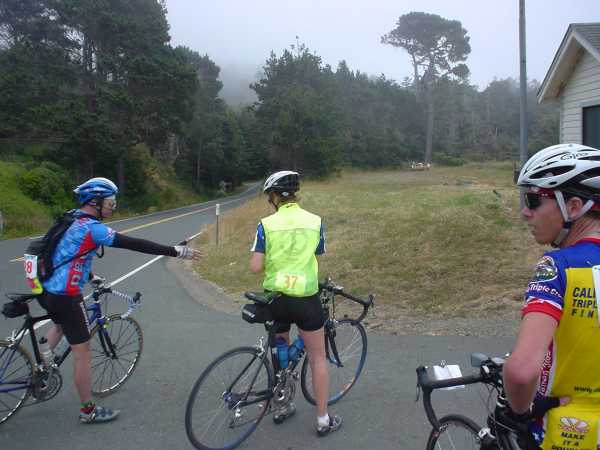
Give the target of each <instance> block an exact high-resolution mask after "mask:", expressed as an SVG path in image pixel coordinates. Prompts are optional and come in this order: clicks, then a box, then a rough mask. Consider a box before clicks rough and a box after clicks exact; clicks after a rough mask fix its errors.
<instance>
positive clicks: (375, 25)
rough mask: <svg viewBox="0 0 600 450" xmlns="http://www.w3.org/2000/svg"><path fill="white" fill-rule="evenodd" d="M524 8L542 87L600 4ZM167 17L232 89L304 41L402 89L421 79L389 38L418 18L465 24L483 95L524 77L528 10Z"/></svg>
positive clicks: (548, 3)
mask: <svg viewBox="0 0 600 450" xmlns="http://www.w3.org/2000/svg"><path fill="white" fill-rule="evenodd" d="M525 4H526V6H525V7H526V20H527V71H528V78H529V79H533V78H535V79H537V80H539V81H541V80H542V79H543V77H544V75H545V73H546V70H547V69H548V67H549V65H550V63H551V62H552V58H553V57H554V54H555V52H556V49H557V48H558V45H559V44H560V42H561V39H562V37H563V35H564V33H565V31H566V30H567V27H568V25H569V23H574V22H600V0H525ZM167 9H168V19H169V23H170V25H171V36H172V44H173V45H185V46H187V47H190V48H192V49H193V50H196V51H198V52H200V53H201V54H208V55H209V56H210V58H211V59H212V60H213V61H215V62H216V63H217V64H218V65H219V66H221V68H222V72H223V79H224V81H227V80H228V79H229V77H231V76H233V72H238V73H239V74H240V76H241V77H242V78H244V77H247V79H249V80H252V79H253V78H254V76H255V74H256V72H257V71H258V70H259V69H260V67H261V66H262V65H263V64H264V62H265V60H266V59H267V57H268V56H269V53H270V52H271V50H273V51H275V53H276V54H278V55H279V54H281V52H282V51H283V50H284V49H285V48H289V45H290V44H292V43H294V42H295V39H296V38H295V37H296V36H299V38H300V41H301V42H304V43H305V44H306V45H307V46H308V47H309V48H310V49H311V50H313V51H314V52H316V53H317V54H318V55H320V56H321V57H322V58H323V61H324V62H325V63H328V64H331V65H332V67H333V68H334V69H335V68H336V67H337V64H338V62H339V61H341V60H342V59H345V60H346V61H347V63H348V65H349V66H350V68H351V69H352V70H360V71H362V72H366V73H368V74H370V75H379V74H381V73H383V74H385V76H386V77H387V78H391V79H395V80H397V81H402V79H403V78H404V77H407V76H411V75H412V68H411V65H410V60H409V59H408V56H407V54H406V52H405V51H404V50H402V49H400V48H395V47H392V46H390V45H383V44H381V43H380V38H381V36H382V35H383V34H385V33H387V32H389V31H390V30H392V29H393V28H395V26H396V22H397V20H398V17H400V16H401V15H403V14H406V13H409V12H411V11H422V12H427V13H433V14H439V15H440V16H442V17H445V18H447V19H455V20H459V21H461V22H462V25H463V27H464V28H465V29H466V30H467V32H468V35H469V36H470V38H471V40H470V43H471V54H470V55H469V57H468V60H467V65H468V66H469V68H470V70H471V76H470V81H471V83H472V84H475V85H478V87H479V89H480V90H481V89H484V88H485V87H486V86H487V84H488V83H489V82H490V81H492V80H493V79H494V77H497V78H506V77H514V78H518V76H519V37H518V23H519V21H518V17H519V0H368V1H359V0H295V1H288V0H167ZM243 83H246V81H244V82H243ZM243 83H242V84H243ZM226 87H227V86H226Z"/></svg>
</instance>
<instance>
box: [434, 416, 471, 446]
mask: <svg viewBox="0 0 600 450" xmlns="http://www.w3.org/2000/svg"><path fill="white" fill-rule="evenodd" d="M480 429H481V427H479V426H478V425H477V424H476V423H475V422H473V421H472V420H471V419H469V418H468V417H465V416H461V415H454V414H452V415H448V416H444V417H442V418H441V419H440V432H439V433H437V432H436V431H435V430H432V431H431V434H430V435H429V439H428V441H427V447H426V448H427V450H447V449H451V450H479V448H480V446H481V441H480V439H479V436H478V433H479V430H480Z"/></svg>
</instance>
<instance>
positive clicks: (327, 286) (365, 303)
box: [319, 278, 375, 322]
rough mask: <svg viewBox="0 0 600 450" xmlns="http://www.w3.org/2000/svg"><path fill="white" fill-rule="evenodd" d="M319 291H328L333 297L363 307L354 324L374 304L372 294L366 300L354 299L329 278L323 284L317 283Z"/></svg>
mask: <svg viewBox="0 0 600 450" xmlns="http://www.w3.org/2000/svg"><path fill="white" fill-rule="evenodd" d="M319 289H321V290H326V291H329V292H331V293H333V294H334V295H341V296H342V297H345V298H347V299H348V300H352V301H353V302H355V303H358V304H360V305H361V306H362V307H363V311H362V312H361V313H360V315H359V316H358V318H357V319H355V321H356V322H361V321H362V320H363V319H364V318H365V316H366V315H367V312H368V311H369V308H370V307H372V306H373V305H374V304H375V296H374V295H373V294H369V297H368V300H363V299H362V298H359V297H355V296H354V295H352V294H348V293H347V292H344V288H343V287H342V286H338V285H336V284H335V283H334V282H333V281H332V280H331V278H327V279H326V280H325V281H324V282H319Z"/></svg>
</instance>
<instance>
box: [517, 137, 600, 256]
mask: <svg viewBox="0 0 600 450" xmlns="http://www.w3.org/2000/svg"><path fill="white" fill-rule="evenodd" d="M517 185H518V186H521V187H525V188H527V187H532V188H536V189H551V190H552V191H553V192H554V196H555V197H556V201H557V202H558V206H559V208H560V211H561V214H562V217H563V221H564V223H563V229H562V230H561V232H560V233H559V234H558V236H557V237H556V238H555V239H554V241H553V242H552V244H553V245H554V246H558V245H559V244H560V243H561V242H562V240H563V239H564V238H565V237H566V236H567V234H568V233H569V231H570V229H571V226H572V224H573V222H574V221H575V220H577V219H579V218H580V217H581V216H583V215H584V214H585V213H586V212H588V211H589V210H590V209H592V208H593V207H594V206H595V205H596V204H597V205H600V150H597V149H595V148H592V147H587V146H585V145H579V144H559V145H553V146H551V147H547V148H544V149H542V150H540V151H539V152H537V153H536V154H535V155H533V156H532V157H531V158H529V160H528V161H527V162H526V163H525V165H524V166H523V168H522V169H521V172H520V173H519V179H518V180H517ZM563 194H567V195H570V196H576V197H579V198H581V199H583V200H586V202H585V204H584V205H583V208H582V210H581V212H580V214H579V215H578V216H577V217H569V215H568V213H567V208H566V202H565V198H564V195H563Z"/></svg>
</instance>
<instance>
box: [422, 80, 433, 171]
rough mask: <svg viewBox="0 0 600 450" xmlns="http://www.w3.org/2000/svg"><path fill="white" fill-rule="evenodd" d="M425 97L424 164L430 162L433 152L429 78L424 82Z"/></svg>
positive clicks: (431, 88)
mask: <svg viewBox="0 0 600 450" xmlns="http://www.w3.org/2000/svg"><path fill="white" fill-rule="evenodd" d="M424 87H425V97H426V99H427V137H426V140H425V164H431V155H432V152H433V119H434V107H433V85H432V83H431V82H430V80H427V83H425V84H424Z"/></svg>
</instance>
